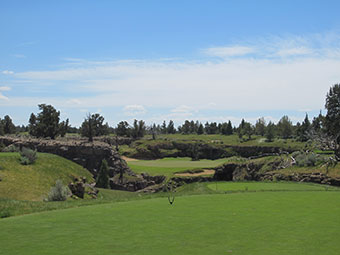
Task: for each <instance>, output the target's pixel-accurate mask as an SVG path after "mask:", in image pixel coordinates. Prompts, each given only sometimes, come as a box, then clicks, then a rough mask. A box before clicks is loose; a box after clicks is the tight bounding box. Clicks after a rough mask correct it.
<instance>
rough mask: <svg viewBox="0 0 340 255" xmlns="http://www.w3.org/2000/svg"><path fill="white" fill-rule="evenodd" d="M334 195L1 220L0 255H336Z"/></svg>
mask: <svg viewBox="0 0 340 255" xmlns="http://www.w3.org/2000/svg"><path fill="white" fill-rule="evenodd" d="M339 213H340V196H339V192H326V191H308V192H303V191H301V192H289V191H286V192H279V191H277V192H244V193H233V194H212V195H196V196H178V197H176V200H175V203H174V204H173V205H172V206H171V205H169V203H168V200H167V198H165V197H164V198H155V199H147V200H139V201H129V202H122V203H109V204H102V205H95V206H87V207H80V208H73V209H67V210H59V211H51V212H46V213H38V214H32V215H26V216H19V217H11V218H5V219H2V220H0V234H1V239H0V247H1V250H0V254H8V255H11V254H35V255H36V254H60V252H61V251H62V253H64V254H75V255H76V254H148V255H149V254H150V255H152V254H254V255H257V254H261V255H266V254H277V255H280V254H290V255H294V254H299V255H300V254H308V255H310V254H318V255H319V254H329V255H332V254H339V250H340V242H339V236H340V221H339V220H338V215H339Z"/></svg>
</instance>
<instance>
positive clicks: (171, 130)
mask: <svg viewBox="0 0 340 255" xmlns="http://www.w3.org/2000/svg"><path fill="white" fill-rule="evenodd" d="M167 133H168V134H175V133H176V129H175V124H174V122H173V121H172V120H170V121H169V124H168V127H167Z"/></svg>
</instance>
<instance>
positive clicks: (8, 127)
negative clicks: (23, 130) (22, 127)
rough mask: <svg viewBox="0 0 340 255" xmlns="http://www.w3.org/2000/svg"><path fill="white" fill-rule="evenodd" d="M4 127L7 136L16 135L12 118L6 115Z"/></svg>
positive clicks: (3, 122) (3, 121)
mask: <svg viewBox="0 0 340 255" xmlns="http://www.w3.org/2000/svg"><path fill="white" fill-rule="evenodd" d="M2 126H3V130H4V133H5V134H14V133H15V126H14V124H13V122H12V119H11V117H9V116H8V115H6V116H5V117H4V119H3V120H2Z"/></svg>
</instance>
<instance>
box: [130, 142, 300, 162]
mask: <svg viewBox="0 0 340 255" xmlns="http://www.w3.org/2000/svg"><path fill="white" fill-rule="evenodd" d="M132 148H133V149H134V150H131V151H129V152H127V154H126V155H125V156H128V157H132V158H138V159H158V158H164V157H191V158H194V159H213V160H214V159H218V158H226V157H231V156H241V157H245V158H250V157H252V158H257V157H263V156H269V155H280V154H283V153H290V152H293V151H294V149H291V148H287V149H285V150H282V148H280V147H274V146H238V145H224V144H222V143H214V142H204V141H191V142H188V141H169V140H162V141H156V142H153V143H151V142H150V143H143V142H138V141H135V142H134V143H133V144H132Z"/></svg>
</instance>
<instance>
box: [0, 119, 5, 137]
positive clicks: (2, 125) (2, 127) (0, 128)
mask: <svg viewBox="0 0 340 255" xmlns="http://www.w3.org/2000/svg"><path fill="white" fill-rule="evenodd" d="M4 134H5V132H4V124H3V123H2V120H1V119H0V135H4Z"/></svg>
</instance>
